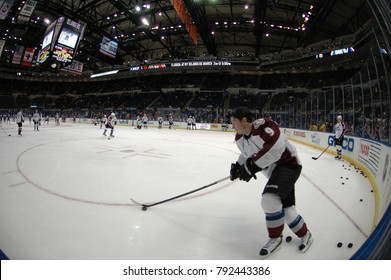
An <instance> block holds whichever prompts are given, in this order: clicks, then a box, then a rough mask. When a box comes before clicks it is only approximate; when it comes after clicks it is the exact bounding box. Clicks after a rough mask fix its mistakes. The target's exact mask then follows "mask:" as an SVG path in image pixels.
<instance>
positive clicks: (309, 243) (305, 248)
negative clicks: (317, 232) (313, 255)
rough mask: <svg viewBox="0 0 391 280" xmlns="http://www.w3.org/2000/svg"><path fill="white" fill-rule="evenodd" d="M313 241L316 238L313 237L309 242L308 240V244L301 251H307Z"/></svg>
mask: <svg viewBox="0 0 391 280" xmlns="http://www.w3.org/2000/svg"><path fill="white" fill-rule="evenodd" d="M312 242H314V239H313V238H312V237H311V239H310V240H309V242H308V245H307V246H305V247H304V248H303V249H302V250H300V249H299V250H300V252H302V253H305V252H307V251H308V249H309V248H310V247H311V245H312Z"/></svg>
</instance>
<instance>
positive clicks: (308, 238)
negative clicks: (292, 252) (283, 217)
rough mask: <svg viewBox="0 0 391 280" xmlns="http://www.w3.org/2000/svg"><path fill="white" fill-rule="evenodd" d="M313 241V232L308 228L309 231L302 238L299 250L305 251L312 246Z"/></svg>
mask: <svg viewBox="0 0 391 280" xmlns="http://www.w3.org/2000/svg"><path fill="white" fill-rule="evenodd" d="M313 241H314V240H313V239H312V234H311V232H310V231H309V230H308V231H307V233H306V234H305V235H304V236H303V237H302V238H301V241H300V246H299V250H300V251H301V252H303V253H305V252H306V251H307V250H308V249H309V248H310V246H311V244H312V242H313Z"/></svg>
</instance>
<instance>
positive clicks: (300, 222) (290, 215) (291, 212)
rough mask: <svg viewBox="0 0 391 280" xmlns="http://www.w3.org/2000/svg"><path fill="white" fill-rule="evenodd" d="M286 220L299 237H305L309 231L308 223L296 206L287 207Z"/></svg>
mask: <svg viewBox="0 0 391 280" xmlns="http://www.w3.org/2000/svg"><path fill="white" fill-rule="evenodd" d="M285 222H286V224H287V225H288V226H289V228H290V229H291V230H292V231H293V232H294V233H295V234H296V235H297V236H298V237H303V236H304V235H305V234H306V233H307V224H306V223H305V221H304V219H303V217H301V216H300V215H299V214H298V213H297V211H296V208H295V207H294V206H291V207H287V208H285Z"/></svg>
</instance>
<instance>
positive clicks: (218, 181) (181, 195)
mask: <svg viewBox="0 0 391 280" xmlns="http://www.w3.org/2000/svg"><path fill="white" fill-rule="evenodd" d="M230 177H231V176H227V177H224V178H222V179H220V180H217V181H215V182H213V183H210V184H208V185H206V186H203V187H201V188H198V189H195V190H192V191H189V192H186V193H183V194H180V195H177V196H174V197H170V198H167V199H165V200H162V201H158V202H155V203H151V204H144V203H140V202H137V201H135V200H134V199H132V198H131V199H130V200H131V201H132V202H133V203H134V204H137V205H140V206H142V208H141V209H142V210H143V211H146V210H147V208H149V207H152V206H155V205H159V204H162V203H165V202H168V201H171V200H174V199H177V198H180V197H183V196H186V195H189V194H192V193H195V192H198V191H200V190H203V189H206V188H208V187H211V186H213V185H216V184H217V183H220V182H222V181H225V180H227V179H229V178H230Z"/></svg>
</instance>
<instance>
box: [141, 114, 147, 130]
mask: <svg viewBox="0 0 391 280" xmlns="http://www.w3.org/2000/svg"><path fill="white" fill-rule="evenodd" d="M142 121H143V125H144V128H148V116H147V114H144V116H143V118H142Z"/></svg>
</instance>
